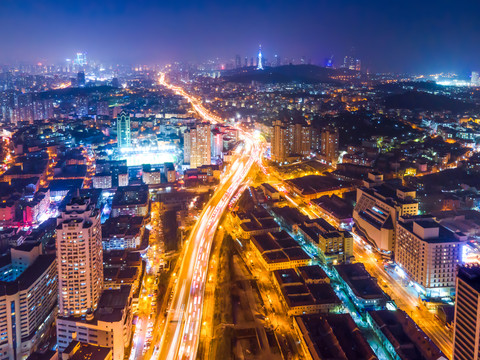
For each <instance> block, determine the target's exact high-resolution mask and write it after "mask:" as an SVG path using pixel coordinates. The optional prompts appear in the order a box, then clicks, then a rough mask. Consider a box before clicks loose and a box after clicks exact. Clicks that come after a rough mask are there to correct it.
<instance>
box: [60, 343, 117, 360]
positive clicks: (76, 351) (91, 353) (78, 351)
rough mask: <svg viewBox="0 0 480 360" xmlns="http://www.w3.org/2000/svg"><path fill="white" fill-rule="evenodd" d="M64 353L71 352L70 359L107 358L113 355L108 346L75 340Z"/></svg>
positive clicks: (96, 359) (93, 359)
mask: <svg viewBox="0 0 480 360" xmlns="http://www.w3.org/2000/svg"><path fill="white" fill-rule="evenodd" d="M63 353H64V354H70V356H69V359H70V360H85V359H87V360H105V359H108V358H111V357H112V350H111V349H110V348H108V347H103V346H99V345H94V344H89V343H82V342H79V341H76V340H73V341H72V342H71V343H70V344H68V346H67V348H66V349H65V350H64V351H63Z"/></svg>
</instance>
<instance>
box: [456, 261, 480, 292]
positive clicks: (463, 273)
mask: <svg viewBox="0 0 480 360" xmlns="http://www.w3.org/2000/svg"><path fill="white" fill-rule="evenodd" d="M457 278H458V279H460V280H463V281H464V282H466V283H467V284H468V285H469V286H471V287H472V288H473V289H474V290H475V291H478V292H480V266H460V267H459V268H458V274H457Z"/></svg>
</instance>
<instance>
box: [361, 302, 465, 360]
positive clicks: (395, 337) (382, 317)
mask: <svg viewBox="0 0 480 360" xmlns="http://www.w3.org/2000/svg"><path fill="white" fill-rule="evenodd" d="M367 321H368V323H369V324H370V325H371V327H372V328H373V331H374V332H375V334H376V335H377V337H378V339H379V340H380V343H381V344H382V345H383V346H384V348H385V349H386V350H387V352H388V353H389V354H390V356H391V357H392V359H395V360H412V359H415V360H447V358H446V357H445V355H443V353H442V352H441V351H440V350H439V349H438V347H437V346H436V345H435V344H434V343H433V341H432V340H431V339H430V338H429V337H428V336H427V335H426V334H425V333H424V332H423V331H422V330H421V329H420V328H419V327H418V325H417V324H415V322H414V321H413V320H412V319H411V318H410V316H408V315H407V314H406V313H405V312H404V311H402V310H395V311H391V310H379V311H369V312H368V313H367ZM468 359H470V360H473V358H468Z"/></svg>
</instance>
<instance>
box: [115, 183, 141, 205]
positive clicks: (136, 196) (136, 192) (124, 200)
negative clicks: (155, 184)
mask: <svg viewBox="0 0 480 360" xmlns="http://www.w3.org/2000/svg"><path fill="white" fill-rule="evenodd" d="M147 202H148V186H146V185H138V186H119V187H118V188H117V191H116V192H115V196H114V197H113V201H112V207H119V206H126V205H145V204H146V203H147Z"/></svg>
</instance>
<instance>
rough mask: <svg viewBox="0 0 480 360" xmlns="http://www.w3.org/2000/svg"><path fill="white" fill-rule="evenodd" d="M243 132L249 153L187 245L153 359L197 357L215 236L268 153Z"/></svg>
mask: <svg viewBox="0 0 480 360" xmlns="http://www.w3.org/2000/svg"><path fill="white" fill-rule="evenodd" d="M159 84H160V85H163V86H165V87H167V88H169V89H171V90H172V91H174V92H175V93H176V94H178V95H180V96H183V97H184V98H186V99H187V100H188V101H189V102H190V103H191V104H192V107H193V108H194V109H195V111H197V113H198V114H199V115H200V116H201V117H202V118H203V119H205V120H208V121H210V122H212V123H222V122H223V120H222V119H220V118H219V117H218V116H216V115H213V114H211V113H210V112H209V111H208V110H207V109H205V108H204V107H203V105H202V104H201V103H200V102H199V101H198V100H197V99H195V98H194V97H193V96H191V95H189V94H187V93H186V92H185V91H184V90H183V89H182V88H180V87H177V86H174V85H171V84H168V83H167V82H166V80H165V74H163V73H162V74H160V79H159ZM239 131H240V135H241V136H242V138H243V139H244V141H245V150H244V151H243V154H238V155H237V156H238V159H237V160H236V162H235V164H234V165H233V166H232V167H231V168H230V169H229V170H228V172H227V173H226V174H225V176H224V180H223V181H222V182H221V183H220V184H219V186H218V188H217V189H216V191H215V193H214V195H213V196H212V197H211V198H210V200H209V201H208V203H207V204H206V205H205V207H204V210H203V211H202V213H201V214H200V216H199V218H198V220H197V222H196V224H195V226H194V228H193V229H192V232H191V233H190V236H189V238H188V240H187V242H186V243H185V249H184V251H183V252H182V254H183V257H182V259H181V265H180V270H179V272H178V281H177V283H176V286H175V287H174V290H173V293H172V300H171V302H170V304H169V307H168V310H167V317H166V319H165V322H164V327H163V329H161V330H160V331H161V338H160V340H159V341H158V342H157V345H156V346H155V351H154V352H153V354H152V357H151V359H155V360H156V359H162V360H163V359H168V360H170V359H172V360H173V359H195V357H196V355H197V350H198V345H199V340H200V327H201V320H202V311H203V302H204V291H205V283H206V279H207V270H208V261H209V258H210V251H211V247H212V241H213V238H214V234H215V232H216V230H217V226H218V224H219V222H220V219H221V217H222V215H223V213H224V212H225V210H226V209H227V207H228V204H229V202H230V200H231V199H232V197H233V196H234V195H235V194H236V192H237V191H238V189H239V188H240V186H241V185H242V184H243V182H244V180H245V178H246V176H247V174H248V172H249V171H250V169H251V167H252V165H253V164H254V163H256V162H258V163H259V162H260V161H259V160H260V159H261V156H262V154H263V151H264V147H262V146H261V144H259V143H254V142H253V140H252V139H253V136H251V135H250V134H246V133H245V132H243V131H242V130H241V129H239ZM167 295H168V294H167Z"/></svg>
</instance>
